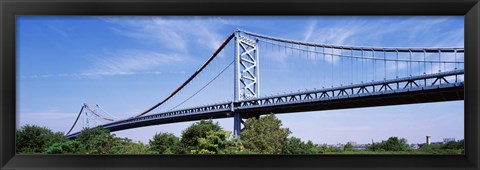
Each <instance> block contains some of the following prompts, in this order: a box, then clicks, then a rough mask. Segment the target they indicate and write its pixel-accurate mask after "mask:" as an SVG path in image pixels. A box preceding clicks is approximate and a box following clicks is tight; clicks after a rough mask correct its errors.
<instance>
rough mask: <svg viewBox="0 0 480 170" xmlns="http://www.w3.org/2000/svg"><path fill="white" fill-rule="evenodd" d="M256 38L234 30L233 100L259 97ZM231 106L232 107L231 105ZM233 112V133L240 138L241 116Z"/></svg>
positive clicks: (235, 101) (236, 101)
mask: <svg viewBox="0 0 480 170" xmlns="http://www.w3.org/2000/svg"><path fill="white" fill-rule="evenodd" d="M258 57H259V53H258V39H255V40H253V39H251V38H249V37H246V36H244V35H242V34H241V33H240V31H238V30H237V31H235V62H234V63H235V71H234V72H235V74H234V79H235V82H234V102H233V105H235V103H238V102H239V101H242V100H248V99H253V98H257V97H259V94H260V88H259V80H260V77H259V64H258ZM232 108H233V107H232ZM232 112H233V114H234V123H233V126H234V127H233V135H234V137H236V138H240V131H241V123H242V117H241V115H240V113H236V112H235V110H232Z"/></svg>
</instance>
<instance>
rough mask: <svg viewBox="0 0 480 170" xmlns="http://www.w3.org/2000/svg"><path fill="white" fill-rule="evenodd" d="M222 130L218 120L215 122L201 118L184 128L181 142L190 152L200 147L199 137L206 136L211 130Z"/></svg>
mask: <svg viewBox="0 0 480 170" xmlns="http://www.w3.org/2000/svg"><path fill="white" fill-rule="evenodd" d="M220 130H222V127H220V125H218V122H215V123H213V121H212V120H201V121H200V122H197V123H193V124H192V125H191V126H189V127H188V128H187V129H185V130H183V132H182V137H181V140H180V143H181V144H182V145H183V146H184V147H185V148H186V149H187V153H190V151H191V150H196V149H199V144H200V143H199V141H198V139H199V138H206V137H207V135H208V132H210V131H220Z"/></svg>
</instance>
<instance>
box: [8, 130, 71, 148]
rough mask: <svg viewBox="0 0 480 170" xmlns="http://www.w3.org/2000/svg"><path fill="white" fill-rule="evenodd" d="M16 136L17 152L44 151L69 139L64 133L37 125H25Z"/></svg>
mask: <svg viewBox="0 0 480 170" xmlns="http://www.w3.org/2000/svg"><path fill="white" fill-rule="evenodd" d="M15 136H16V151H17V153H42V152H43V151H44V150H45V149H46V148H47V147H49V146H50V145H52V144H54V143H56V142H64V141H66V140H67V139H66V138H65V137H64V136H63V133H61V132H57V133H54V132H52V131H51V130H50V129H48V128H46V127H40V126H37V125H24V126H22V127H21V128H20V129H19V130H17V131H16V134H15Z"/></svg>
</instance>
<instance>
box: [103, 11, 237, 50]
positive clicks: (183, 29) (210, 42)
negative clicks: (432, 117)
mask: <svg viewBox="0 0 480 170" xmlns="http://www.w3.org/2000/svg"><path fill="white" fill-rule="evenodd" d="M101 19H103V20H104V21H106V22H109V23H112V24H116V25H119V26H121V27H112V28H111V30H112V31H114V32H116V33H118V34H120V35H124V36H127V37H132V38H136V39H141V40H148V41H154V42H159V43H161V44H162V45H165V46H166V47H168V48H170V49H172V50H176V51H185V50H188V47H190V45H201V46H207V47H208V49H209V50H212V49H213V50H215V49H216V48H217V47H218V46H219V45H220V44H221V40H222V38H223V37H222V36H220V35H219V34H218V33H217V31H218V28H217V27H216V26H218V24H214V23H220V24H230V23H229V21H228V20H225V19H223V18H207V19H205V18H200V17H194V18H182V17H180V18H178V17H177V18H170V17H102V18H101Z"/></svg>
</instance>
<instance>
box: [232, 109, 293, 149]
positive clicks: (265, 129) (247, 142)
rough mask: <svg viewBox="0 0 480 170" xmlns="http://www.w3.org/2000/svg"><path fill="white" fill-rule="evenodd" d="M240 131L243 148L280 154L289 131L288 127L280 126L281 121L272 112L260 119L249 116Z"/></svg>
mask: <svg viewBox="0 0 480 170" xmlns="http://www.w3.org/2000/svg"><path fill="white" fill-rule="evenodd" d="M244 125H245V128H244V129H243V131H242V132H241V133H240V136H241V139H242V143H243V144H244V146H245V148H246V149H248V150H251V151H253V152H257V153H262V154H280V153H282V149H283V148H284V145H285V144H286V142H287V137H288V135H289V134H290V133H291V132H290V130H289V129H288V128H281V126H282V121H281V120H279V119H277V118H276V117H275V115H274V114H270V115H267V116H263V117H261V118H260V119H256V118H249V119H247V121H246V122H245V123H244Z"/></svg>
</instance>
